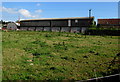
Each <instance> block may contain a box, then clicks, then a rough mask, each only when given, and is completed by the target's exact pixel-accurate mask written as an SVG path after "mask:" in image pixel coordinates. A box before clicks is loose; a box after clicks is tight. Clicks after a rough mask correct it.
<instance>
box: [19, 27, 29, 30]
mask: <svg viewBox="0 0 120 82" xmlns="http://www.w3.org/2000/svg"><path fill="white" fill-rule="evenodd" d="M27 29H28V27H20V30H27Z"/></svg>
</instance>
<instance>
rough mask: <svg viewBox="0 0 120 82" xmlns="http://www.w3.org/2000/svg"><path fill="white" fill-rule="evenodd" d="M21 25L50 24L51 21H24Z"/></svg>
mask: <svg viewBox="0 0 120 82" xmlns="http://www.w3.org/2000/svg"><path fill="white" fill-rule="evenodd" d="M21 26H36V27H37V26H50V21H24V22H21Z"/></svg>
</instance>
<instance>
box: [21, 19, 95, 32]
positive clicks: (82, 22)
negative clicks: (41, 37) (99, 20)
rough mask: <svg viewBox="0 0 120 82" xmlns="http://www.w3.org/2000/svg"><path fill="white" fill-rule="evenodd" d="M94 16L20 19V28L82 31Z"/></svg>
mask: <svg viewBox="0 0 120 82" xmlns="http://www.w3.org/2000/svg"><path fill="white" fill-rule="evenodd" d="M93 22H94V17H72V18H41V19H29V20H21V21H20V30H31V31H55V32H74V33H79V32H82V33H84V32H85V30H86V29H87V28H89V27H90V26H91V25H93Z"/></svg>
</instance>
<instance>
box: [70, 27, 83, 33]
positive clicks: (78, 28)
mask: <svg viewBox="0 0 120 82" xmlns="http://www.w3.org/2000/svg"><path fill="white" fill-rule="evenodd" d="M80 30H81V29H80V27H72V28H71V32H72V33H79V32H80Z"/></svg>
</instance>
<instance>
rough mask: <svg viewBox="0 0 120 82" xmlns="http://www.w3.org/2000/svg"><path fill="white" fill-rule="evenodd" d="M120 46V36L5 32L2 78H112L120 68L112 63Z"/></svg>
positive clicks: (3, 36)
mask: <svg viewBox="0 0 120 82" xmlns="http://www.w3.org/2000/svg"><path fill="white" fill-rule="evenodd" d="M118 45H119V44H118V36H112V37H111V36H85V35H80V34H73V33H57V32H32V31H31V32H30V31H18V32H14V31H13V32H3V33H2V53H3V61H2V62H3V74H2V75H3V76H2V79H3V80H20V79H21V80H30V79H31V80H84V79H90V78H95V77H101V76H105V75H110V74H113V73H114V71H113V70H116V69H118V67H119V64H118V63H116V62H115V63H114V64H111V61H112V60H113V59H114V57H115V56H116V54H118V53H119V49H118ZM115 61H118V57H116V60H115ZM115 73H116V72H115Z"/></svg>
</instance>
